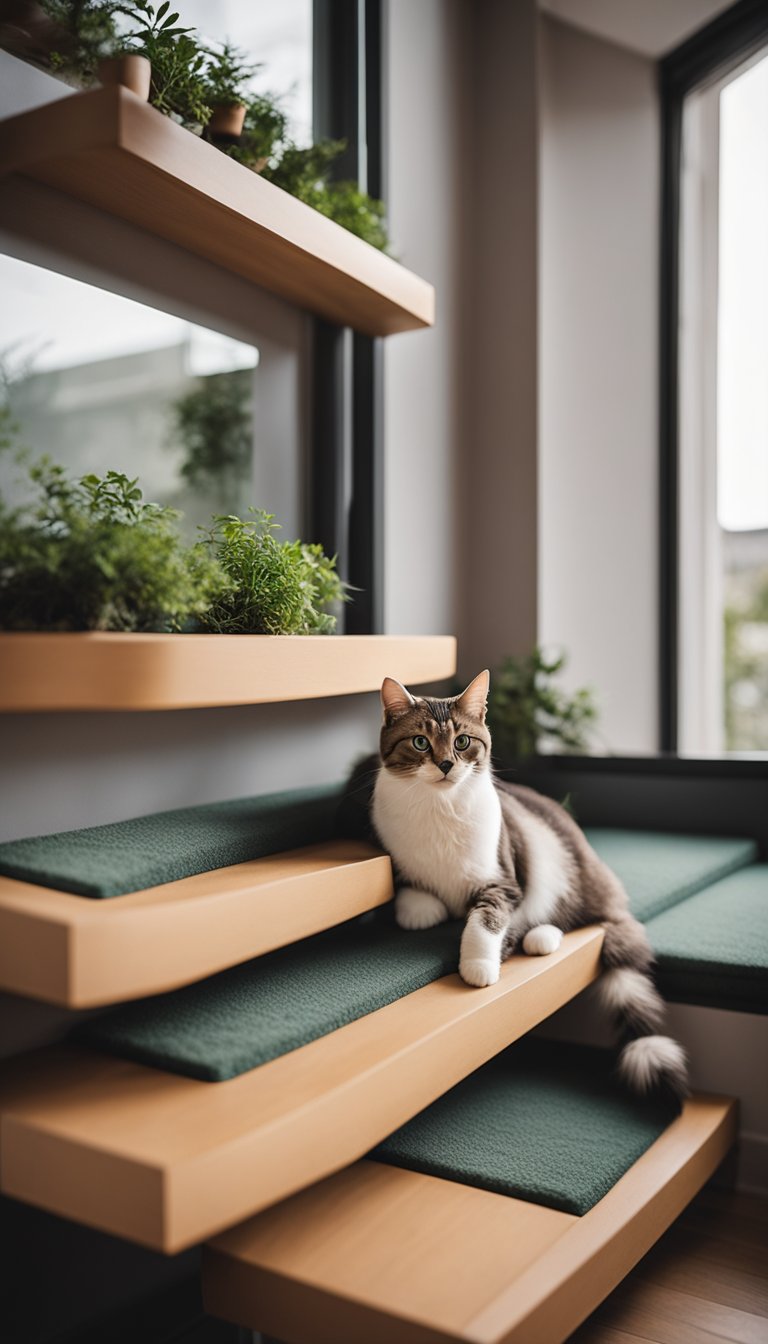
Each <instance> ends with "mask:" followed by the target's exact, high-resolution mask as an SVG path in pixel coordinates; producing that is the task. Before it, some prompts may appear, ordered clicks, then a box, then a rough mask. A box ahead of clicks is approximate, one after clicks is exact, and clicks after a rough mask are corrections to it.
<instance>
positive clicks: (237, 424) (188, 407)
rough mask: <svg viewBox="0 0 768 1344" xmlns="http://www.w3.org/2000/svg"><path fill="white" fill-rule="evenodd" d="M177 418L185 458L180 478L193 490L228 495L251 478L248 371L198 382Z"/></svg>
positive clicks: (177, 411)
mask: <svg viewBox="0 0 768 1344" xmlns="http://www.w3.org/2000/svg"><path fill="white" fill-rule="evenodd" d="M173 417H174V429H175V432H176V436H177V438H178V439H179V440H180V442H181V443H182V445H183V447H184V454H185V456H184V461H183V463H182V465H181V475H182V476H183V478H184V480H186V481H188V482H189V484H190V485H193V486H200V485H208V486H214V487H216V488H217V489H221V488H223V489H224V490H225V491H226V490H227V488H228V487H229V486H231V485H233V484H237V482H240V481H243V480H244V479H245V478H246V477H247V475H248V470H249V467H250V463H251V451H252V442H253V414H252V406H251V374H250V371H249V370H247V369H236V370H233V371H232V372H230V373H214V374H210V375H208V376H207V377H205V378H199V379H198V380H197V385H196V386H195V387H193V389H192V391H191V392H186V393H185V394H184V396H182V397H180V398H179V400H178V401H177V402H175V403H174V406H173Z"/></svg>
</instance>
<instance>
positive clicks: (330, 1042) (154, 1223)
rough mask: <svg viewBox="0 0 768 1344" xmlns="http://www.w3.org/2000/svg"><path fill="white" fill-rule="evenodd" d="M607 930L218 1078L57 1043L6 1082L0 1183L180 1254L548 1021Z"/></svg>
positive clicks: (337, 1163)
mask: <svg viewBox="0 0 768 1344" xmlns="http://www.w3.org/2000/svg"><path fill="white" fill-rule="evenodd" d="M602 938H603V934H602V929H598V928H588V929H579V930H577V931H576V932H574V933H568V934H566V936H565V938H564V939H563V942H562V945H561V947H560V949H559V951H557V952H555V953H553V954H552V955H551V956H549V957H525V956H516V957H513V958H511V960H510V961H508V962H507V963H506V965H505V966H503V967H502V974H501V979H500V980H499V982H498V984H496V985H492V986H490V987H489V988H488V989H469V988H468V987H467V986H466V985H464V984H463V983H462V982H461V980H460V979H459V977H458V975H450V976H446V977H445V978H444V979H442V980H438V981H435V983H434V984H431V985H427V986H426V987H425V988H424V989H420V990H417V991H416V992H415V993H413V994H409V995H406V997H405V998H403V999H399V1000H397V1002H395V1003H392V1004H390V1005H389V1006H388V1007H386V1008H381V1009H379V1011H378V1012H375V1013H371V1014H369V1015H368V1016H367V1017H363V1018H360V1019H359V1020H358V1021H357V1022H351V1023H350V1024H349V1025H348V1026H346V1027H342V1028H341V1029H340V1030H339V1031H335V1032H333V1033H331V1035H329V1036H324V1037H322V1038H321V1039H319V1040H316V1041H312V1042H310V1044H309V1045H305V1046H302V1047H301V1049H298V1050H294V1051H292V1052H291V1053H290V1054H288V1055H284V1056H282V1058H280V1059H275V1060H272V1061H271V1062H270V1063H269V1064H263V1065H262V1066H261V1067H260V1068H257V1069H253V1070H252V1071H251V1072H250V1073H245V1074H242V1075H241V1076H240V1077H239V1078H233V1079H231V1081H229V1082H224V1083H203V1082H197V1081H196V1080H194V1079H191V1078H182V1077H180V1076H178V1075H177V1074H171V1073H164V1072H163V1071H162V1070H160V1069H154V1068H146V1067H143V1066H141V1065H139V1064H133V1063H128V1062H125V1061H123V1060H119V1059H114V1058H112V1057H110V1056H105V1055H101V1054H96V1053H95V1052H92V1051H89V1052H86V1051H79V1050H77V1049H74V1048H68V1047H61V1048H57V1049H51V1050H40V1051H37V1052H35V1053H34V1054H33V1055H30V1056H28V1057H26V1058H22V1059H19V1060H17V1061H14V1062H12V1063H10V1064H8V1065H7V1066H6V1067H5V1068H4V1070H3V1077H2V1082H0V1164H1V1165H0V1185H1V1186H2V1189H3V1191H4V1192H5V1193H6V1194H8V1195H11V1196H13V1197H14V1198H16V1199H21V1200H25V1201H26V1202H28V1203H30V1204H35V1205H38V1206H39V1207H40V1208H44V1209H48V1210H49V1211H50V1212H52V1213H58V1214H61V1215H63V1216H64V1217H66V1218H74V1219H75V1220H76V1221H79V1222H82V1223H87V1224H89V1225H90V1226H92V1227H97V1228H101V1229H102V1230H104V1231H106V1232H113V1233H115V1234H116V1235H118V1236H122V1237H127V1238H129V1239H130V1240H132V1241H137V1242H141V1243H143V1244H144V1245H147V1246H152V1247H155V1248H156V1249H159V1250H163V1251H167V1252H175V1251H179V1250H182V1249H183V1248H184V1247H185V1246H191V1245H194V1244H195V1243H196V1242H198V1241H201V1240H203V1238H205V1237H207V1236H210V1235H212V1234H213V1233H215V1232H219V1231H221V1230H222V1229H223V1228H226V1227H231V1226H232V1225H233V1224H234V1223H236V1222H240V1221H241V1220H242V1219H244V1218H247V1217H249V1216H250V1215H251V1214H254V1213H256V1212H258V1211H259V1210H260V1209H263V1208H266V1207H267V1206H268V1205H271V1204H274V1203H276V1201H277V1200H279V1199H284V1198H285V1197H286V1196H287V1195H290V1194H293V1193H295V1191H297V1190H301V1189H303V1188H304V1187H305V1186H307V1185H310V1184H312V1182H314V1181H317V1180H320V1179H321V1177H324V1176H328V1175H330V1173H331V1172H334V1171H338V1170H339V1169H340V1168H341V1167H344V1166H346V1165H347V1164H348V1163H349V1162H352V1161H354V1160H355V1159H357V1158H359V1157H363V1156H364V1155H365V1153H367V1152H368V1151H369V1149H370V1148H371V1147H372V1146H373V1145H374V1144H375V1143H378V1142H380V1141H381V1140H382V1139H384V1138H385V1137H386V1136H387V1135H388V1134H391V1133H392V1131H393V1130H394V1129H397V1127H398V1125H401V1124H403V1123H404V1122H405V1121H406V1120H408V1119H410V1117H411V1116H413V1115H415V1114H416V1112H417V1111H420V1110H422V1109H423V1107H425V1106H428V1105H429V1104H430V1102H432V1101H434V1100H435V1099H436V1098H437V1097H438V1096H440V1095H441V1094H442V1093H443V1092H446V1091H448V1089H449V1088H451V1087H453V1086H454V1085H455V1084H456V1083H458V1082H459V1081H460V1080H461V1079H462V1078H464V1077H466V1076H467V1074H469V1073H471V1072H472V1071H473V1070H474V1069H477V1068H479V1067H480V1065H481V1064H484V1063H485V1062H486V1061H487V1060H489V1059H491V1058H492V1056H493V1055H495V1054H497V1053H498V1052H499V1051H500V1050H502V1049H504V1047H505V1046H506V1045H509V1044H510V1043H511V1042H512V1041H515V1040H517V1039H518V1038H519V1037H520V1036H523V1035H524V1034H525V1033H526V1032H527V1031H530V1030H531V1028H532V1027H534V1026H536V1025H537V1024H538V1023H539V1022H541V1021H543V1020H544V1018H546V1017H549V1016H550V1015H551V1014H552V1013H553V1012H555V1011H556V1010H557V1009H558V1008H560V1007H561V1006H562V1005H563V1004H564V1003H567V1002H568V1000H569V999H572V998H573V997H574V995H576V994H578V993H579V992H580V990H582V989H584V988H585V987H586V986H587V985H588V984H590V983H591V982H592V981H593V980H594V979H596V977H597V975H598V974H599V970H600V948H601V945H602Z"/></svg>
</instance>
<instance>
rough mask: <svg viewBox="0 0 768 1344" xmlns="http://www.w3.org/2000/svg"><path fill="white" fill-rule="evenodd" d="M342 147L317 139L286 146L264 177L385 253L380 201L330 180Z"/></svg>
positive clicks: (340, 142)
mask: <svg viewBox="0 0 768 1344" xmlns="http://www.w3.org/2000/svg"><path fill="white" fill-rule="evenodd" d="M345 148H346V143H345V141H344V140H320V141H318V143H317V144H316V145H309V146H308V148H306V149H300V148H299V147H298V146H297V145H291V144H289V145H288V146H287V147H286V149H285V150H284V152H283V153H282V154H281V156H280V157H279V159H278V160H277V162H276V163H275V164H274V165H271V166H269V167H267V168H266V169H265V170H264V176H265V177H266V178H268V179H269V181H270V182H274V184H275V186H277V187H282V189H283V191H287V192H290V194H291V196H296V197H298V199H299V200H300V201H304V203H305V204H306V205H311V206H312V208H313V210H317V211H319V213H320V214H321V215H326V216H327V217H328V219H332V220H334V221H335V222H336V223H337V224H340V225H341V227H342V228H344V229H348V230H349V232H350V233H354V234H356V235H357V237H358V238H362V239H363V241H364V242H366V243H370V244H371V246H372V247H377V248H379V250H380V251H382V252H386V251H387V248H388V246H389V240H388V237H387V230H386V226H385V223H384V206H383V204H382V202H381V201H377V200H374V198H373V197H372V196H368V195H367V194H366V193H365V192H364V191H360V189H359V188H358V187H357V185H356V184H355V183H354V182H335V181H331V180H330V174H331V172H332V169H333V165H334V163H335V162H336V160H337V159H338V158H339V157H340V155H341V154H343V153H344V150H345Z"/></svg>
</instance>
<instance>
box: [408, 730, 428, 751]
mask: <svg viewBox="0 0 768 1344" xmlns="http://www.w3.org/2000/svg"><path fill="white" fill-rule="evenodd" d="M412 741H413V745H414V747H415V748H416V750H417V751H429V738H428V737H424V735H423V734H422V733H417V734H416V736H415V737H414V738H413V739H412Z"/></svg>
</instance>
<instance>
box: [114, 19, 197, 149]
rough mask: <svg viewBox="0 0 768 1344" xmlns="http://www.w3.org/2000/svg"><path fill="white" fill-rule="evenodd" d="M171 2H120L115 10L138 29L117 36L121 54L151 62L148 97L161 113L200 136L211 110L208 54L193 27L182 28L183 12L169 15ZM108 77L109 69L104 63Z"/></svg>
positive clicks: (120, 55)
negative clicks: (208, 91)
mask: <svg viewBox="0 0 768 1344" xmlns="http://www.w3.org/2000/svg"><path fill="white" fill-rule="evenodd" d="M169 9H170V3H169V0H163V3H162V4H161V5H159V6H158V7H157V9H156V8H155V7H154V6H153V5H152V4H150V3H149V0H133V2H132V3H131V4H129V5H126V4H116V5H114V12H115V13H117V14H120V15H122V16H123V17H124V18H127V19H129V20H130V21H131V22H132V23H133V25H134V27H132V28H131V29H130V30H129V31H128V32H126V33H123V34H121V35H120V36H119V38H118V39H117V43H118V46H119V48H120V51H119V54H118V56H117V57H113V59H117V60H118V61H119V60H120V59H124V58H125V57H127V56H135V57H141V58H144V60H146V61H147V62H148V63H149V65H150V66H151V79H150V87H149V101H150V102H151V103H152V106H153V107H156V108H157V109H158V111H159V112H163V113H164V114H165V115H166V116H168V117H171V118H172V119H173V120H174V121H178V122H180V123H181V124H182V125H184V126H186V127H187V128H188V129H189V130H193V131H195V132H196V133H197V134H200V132H201V131H202V129H203V127H204V126H205V125H206V123H207V122H208V119H209V117H210V114H211V110H210V107H209V105H208V103H207V101H206V83H205V79H204V76H203V70H204V66H205V52H204V51H203V49H202V48H201V47H200V46H199V45H198V43H197V42H196V41H195V39H194V38H193V37H192V36H191V34H192V33H193V31H194V30H193V29H192V28H180V27H179V26H178V19H179V15H178V13H169V12H168V11H169ZM103 69H104V70H105V73H107V75H109V73H110V67H107V66H106V63H105V65H104V67H103Z"/></svg>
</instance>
